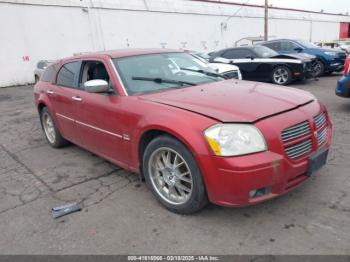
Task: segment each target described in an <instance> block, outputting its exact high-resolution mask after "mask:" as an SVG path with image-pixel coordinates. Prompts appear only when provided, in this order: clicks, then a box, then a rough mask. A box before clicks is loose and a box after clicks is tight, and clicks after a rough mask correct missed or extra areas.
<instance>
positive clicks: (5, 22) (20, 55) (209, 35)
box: [0, 0, 350, 86]
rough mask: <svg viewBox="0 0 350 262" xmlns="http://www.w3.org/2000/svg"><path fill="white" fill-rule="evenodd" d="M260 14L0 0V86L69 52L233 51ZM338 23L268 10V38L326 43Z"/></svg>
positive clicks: (170, 5) (149, 0) (189, 5)
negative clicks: (145, 49) (229, 49)
mask: <svg viewBox="0 0 350 262" xmlns="http://www.w3.org/2000/svg"><path fill="white" fill-rule="evenodd" d="M237 11H238V12H237ZM235 13H236V15H235V16H233V17H230V16H231V15H232V14H235ZM263 15H264V14H263V9H262V8H253V7H243V8H241V7H240V6H235V5H221V4H211V3H204V2H195V1H186V0H129V1H125V0H84V1H78V0H71V1H70V0H51V1H45V0H8V1H1V2H0V24H1V25H2V26H1V29H0V30H1V31H0V57H1V59H0V68H1V70H0V86H10V85H17V84H25V83H31V82H33V80H34V75H33V71H34V68H35V66H36V63H37V61H38V60H40V59H58V58H62V57H65V56H71V55H72V54H73V53H77V52H85V51H97V50H108V49H117V48H137V47H167V48H184V49H193V50H199V51H212V50H217V49H220V48H224V47H229V46H233V45H234V43H235V41H237V40H239V39H241V38H243V37H249V36H260V35H262V34H263ZM339 22H350V17H346V16H333V15H325V14H312V13H306V12H295V11H287V10H270V32H269V34H270V35H273V36H277V37H297V38H303V39H306V40H312V41H319V40H333V39H336V38H338V35H339V27H340V25H339Z"/></svg>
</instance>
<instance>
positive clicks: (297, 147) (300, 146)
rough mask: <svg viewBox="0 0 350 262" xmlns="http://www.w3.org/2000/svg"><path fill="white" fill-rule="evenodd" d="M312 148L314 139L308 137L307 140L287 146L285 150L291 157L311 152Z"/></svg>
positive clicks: (294, 157)
mask: <svg viewBox="0 0 350 262" xmlns="http://www.w3.org/2000/svg"><path fill="white" fill-rule="evenodd" d="M311 150H312V140H311V139H308V140H306V141H303V142H301V143H297V144H294V145H292V146H289V147H286V148H285V149H284V151H285V152H286V154H287V156H288V157H290V158H291V159H296V158H299V157H301V156H303V155H305V154H308V153H310V152H311Z"/></svg>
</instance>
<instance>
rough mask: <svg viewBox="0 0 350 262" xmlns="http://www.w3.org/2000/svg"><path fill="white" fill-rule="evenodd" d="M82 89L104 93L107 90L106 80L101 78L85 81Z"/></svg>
mask: <svg viewBox="0 0 350 262" xmlns="http://www.w3.org/2000/svg"><path fill="white" fill-rule="evenodd" d="M84 89H85V90H86V91H87V92H89V93H106V92H108V90H109V87H108V82H107V81H106V80H102V79H95V80H90V81H86V82H85V83H84Z"/></svg>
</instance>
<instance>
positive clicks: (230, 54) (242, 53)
mask: <svg viewBox="0 0 350 262" xmlns="http://www.w3.org/2000/svg"><path fill="white" fill-rule="evenodd" d="M222 57H223V58H227V59H240V58H248V57H253V53H252V52H251V51H250V50H247V49H231V50H228V51H226V52H225V53H224V54H223V55H222Z"/></svg>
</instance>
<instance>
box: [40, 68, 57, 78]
mask: <svg viewBox="0 0 350 262" xmlns="http://www.w3.org/2000/svg"><path fill="white" fill-rule="evenodd" d="M56 67H57V65H56V64H53V65H50V66H49V67H47V68H46V70H45V71H44V73H43V75H42V76H41V78H40V81H43V82H51V80H52V77H53V74H54V73H55V71H56Z"/></svg>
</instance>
